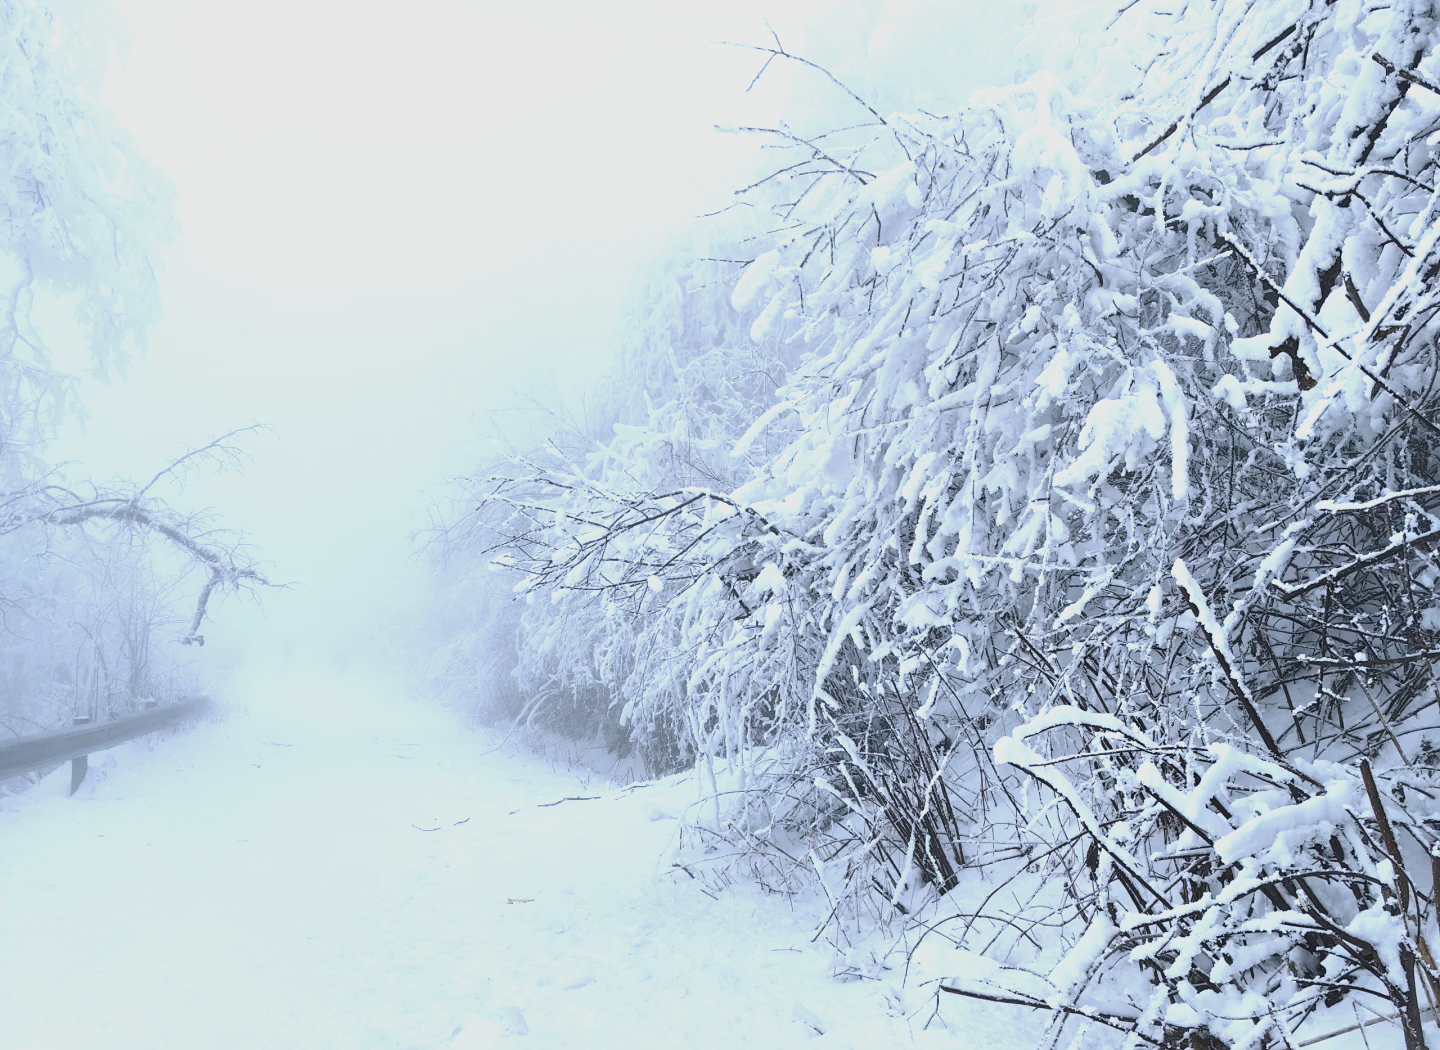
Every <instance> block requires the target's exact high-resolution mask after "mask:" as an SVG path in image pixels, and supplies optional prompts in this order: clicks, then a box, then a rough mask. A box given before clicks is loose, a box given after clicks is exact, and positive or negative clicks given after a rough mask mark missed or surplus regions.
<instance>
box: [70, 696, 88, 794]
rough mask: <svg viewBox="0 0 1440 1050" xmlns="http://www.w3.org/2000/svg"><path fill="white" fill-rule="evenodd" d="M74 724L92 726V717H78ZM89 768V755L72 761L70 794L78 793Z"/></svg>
mask: <svg viewBox="0 0 1440 1050" xmlns="http://www.w3.org/2000/svg"><path fill="white" fill-rule="evenodd" d="M72 724H73V725H77V726H87V725H89V724H90V716H89V715H76V716H75V720H74V722H73V723H72ZM89 768H90V756H89V755H81V756H80V757H79V758H72V759H71V760H70V794H72V795H73V794H75V792H76V791H78V790H80V783H81V781H83V780H84V779H85V773H86V771H87V770H88V769H89Z"/></svg>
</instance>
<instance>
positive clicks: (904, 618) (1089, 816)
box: [475, 0, 1440, 1050]
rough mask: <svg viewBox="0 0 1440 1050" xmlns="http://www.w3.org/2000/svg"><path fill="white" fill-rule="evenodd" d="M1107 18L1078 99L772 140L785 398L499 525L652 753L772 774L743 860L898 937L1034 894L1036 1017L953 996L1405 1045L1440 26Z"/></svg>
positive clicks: (608, 446) (1414, 1028) (978, 100)
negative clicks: (839, 889) (1016, 874)
mask: <svg viewBox="0 0 1440 1050" xmlns="http://www.w3.org/2000/svg"><path fill="white" fill-rule="evenodd" d="M1042 7H1043V5H1042ZM1083 11H1084V12H1085V17H1086V18H1087V19H1088V20H1089V24H1088V25H1087V27H1086V30H1087V33H1088V34H1089V36H1088V39H1090V40H1092V41H1095V46H1094V47H1093V48H1092V49H1090V50H1088V51H1087V52H1086V55H1085V56H1084V57H1082V58H1076V59H1075V60H1074V62H1073V63H1072V64H1071V66H1070V68H1069V69H1067V70H1066V71H1064V73H1063V75H1061V74H1060V73H1057V72H1055V71H1051V72H1043V73H1040V74H1039V75H1037V76H1035V77H1033V78H1032V79H1030V80H1029V81H1027V82H1026V83H1024V84H1020V85H1017V86H1013V87H1005V88H997V89H993V90H990V91H986V92H981V93H977V95H976V96H974V97H973V98H972V101H971V104H970V105H969V106H968V107H966V108H965V109H963V110H960V111H957V112H955V113H952V114H949V115H946V116H930V115H926V114H915V115H896V116H890V117H885V118H883V119H882V118H881V117H880V115H879V114H872V118H871V119H867V120H866V121H865V123H863V124H862V125H861V126H858V127H851V128H848V129H846V130H843V131H840V132H836V133H834V134H830V135H826V136H819V137H815V136H802V135H800V134H798V133H797V132H795V131H794V130H793V129H789V128H781V129H778V130H777V132H776V134H775V140H776V141H777V142H778V143H785V144H788V145H789V146H791V147H793V148H794V150H795V155H794V157H793V158H792V159H791V162H790V163H787V164H786V165H785V166H784V167H783V168H782V169H780V170H778V171H777V175H776V177H775V178H773V179H771V180H767V181H766V182H764V183H763V184H760V185H759V186H758V187H756V188H755V189H753V190H751V191H750V192H749V194H748V198H749V200H750V201H751V203H753V204H756V205H763V206H765V207H767V208H769V209H770V213H771V214H772V215H773V216H774V222H773V226H772V229H771V231H770V233H769V234H768V235H767V236H765V237H763V238H760V239H758V240H756V241H753V242H747V243H748V244H753V245H754V247H753V248H752V249H750V250H748V251H747V252H746V253H745V254H744V256H743V257H744V258H747V259H749V260H750V261H749V263H748V265H747V267H746V268H745V270H744V272H743V274H740V275H739V276H738V278H737V279H736V280H735V282H734V284H733V288H732V291H731V302H732V305H733V307H734V308H735V309H736V310H737V311H739V312H740V313H741V314H743V317H744V323H743V325H741V327H743V329H744V331H745V333H746V336H747V337H748V340H749V341H750V342H751V343H752V344H755V345H758V346H761V347H768V346H770V345H778V346H782V347H785V348H787V349H786V352H788V353H789V354H792V355H794V354H797V353H799V354H803V356H801V357H800V358H799V359H798V360H796V361H795V364H794V365H793V367H787V369H786V375H785V381H784V382H783V383H782V384H780V389H779V391H778V394H777V396H776V397H775V399H773V400H772V401H770V402H768V403H762V402H761V401H759V400H754V399H749V400H747V399H746V398H739V399H734V398H730V399H729V400H728V401H727V400H726V399H727V398H729V395H728V394H726V393H725V392H724V391H720V392H719V393H718V394H717V396H716V404H725V405H726V406H727V408H726V411H727V413H728V412H731V411H737V410H745V409H747V408H748V410H749V414H748V415H747V416H746V418H745V419H744V421H743V424H742V423H741V422H733V421H732V422H729V425H728V426H727V427H726V428H724V429H723V431H720V432H717V433H716V437H718V436H720V434H721V433H723V434H724V435H725V436H727V437H728V436H729V435H730V434H732V433H736V434H738V440H737V441H736V442H735V447H734V448H733V449H731V450H730V451H729V459H728V460H720V459H715V460H713V461H712V462H713V463H714V464H715V465H716V467H717V469H716V470H715V471H714V472H713V474H712V475H706V476H703V477H702V476H697V475H691V476H679V477H672V476H670V475H667V474H665V473H664V472H663V471H658V472H657V469H656V464H657V463H658V462H659V458H658V457H657V455H656V452H657V450H658V449H660V448H662V447H668V446H666V444H665V443H666V440H667V439H666V435H667V434H670V433H672V432H673V431H674V423H673V420H672V419H670V418H669V417H667V416H666V415H665V414H664V412H663V411H658V412H657V414H655V415H652V416H651V417H649V418H648V419H647V420H644V421H641V422H640V424H639V429H638V431H636V430H626V429H624V428H621V429H620V430H619V431H618V432H617V436H616V437H615V438H613V439H610V440H609V441H607V442H606V443H605V445H604V450H603V451H601V452H597V453H595V455H594V456H593V457H592V459H590V460H589V461H580V460H578V459H575V458H573V457H572V458H570V459H568V460H562V459H556V460H555V461H553V462H551V461H541V460H538V459H532V460H530V461H529V463H528V464H527V466H526V469H525V470H524V471H521V472H516V473H513V474H511V475H510V476H507V477H505V478H504V479H502V480H500V481H498V482H496V483H495V485H494V486H492V487H491V488H488V489H485V490H482V491H477V492H476V493H475V495H476V496H477V497H479V498H482V499H483V500H485V501H488V502H489V503H490V504H491V505H492V506H493V505H503V506H504V507H506V508H508V510H509V512H510V514H511V516H510V517H508V518H507V519H506V520H507V522H508V523H509V524H508V525H507V527H506V528H505V529H502V530H501V533H500V535H499V538H498V540H497V541H496V542H497V543H498V545H499V546H501V547H503V548H505V552H504V555H503V560H504V561H505V563H506V564H508V565H509V566H510V567H512V568H514V569H518V570H519V571H520V572H522V573H523V574H524V577H525V580H526V583H525V585H524V586H525V588H526V590H527V591H528V593H529V595H530V600H531V602H532V604H531V606H530V608H536V607H540V606H541V605H542V603H544V602H553V605H550V606H548V607H549V608H560V609H565V610H573V609H576V608H577V607H578V608H583V609H586V610H589V611H588V612H587V613H586V615H588V616H590V619H589V620H588V621H587V625H588V626H587V628H586V630H587V632H588V633H586V634H585V636H584V637H585V639H586V641H585V646H586V647H587V649H588V651H589V652H592V653H595V654H603V659H598V663H597V666H599V667H600V668H601V674H600V680H601V681H603V682H605V683H606V684H607V686H608V687H609V688H610V690H611V697H612V698H613V701H614V702H620V703H623V704H624V705H625V706H624V717H625V721H626V723H627V724H629V725H632V726H641V727H643V726H654V725H663V726H665V727H668V728H670V729H672V730H678V731H679V738H680V739H681V740H683V753H684V754H686V755H694V756H695V758H696V759H697V760H698V761H700V762H701V763H702V764H703V763H712V764H713V763H716V762H724V763H725V764H726V768H727V769H734V768H737V767H738V768H741V769H743V768H745V767H746V763H747V761H750V759H749V758H747V756H752V755H753V756H755V758H754V761H755V762H756V763H759V762H761V761H763V768H764V771H765V775H764V776H763V777H758V776H757V777H755V778H753V779H751V780H749V781H746V780H745V778H744V777H743V776H742V777H739V778H738V779H737V780H736V783H737V784H738V787H737V790H740V791H742V792H751V793H755V794H758V795H759V796H761V798H762V800H763V802H764V805H763V806H762V807H758V808H759V809H763V811H764V812H766V813H767V814H768V817H769V819H768V822H765V821H762V822H761V823H760V824H759V825H756V824H754V823H753V822H742V821H738V820H737V821H732V822H731V824H730V827H729V832H730V833H731V834H733V835H736V836H740V837H745V838H747V839H748V840H749V841H752V842H758V841H760V840H762V839H765V838H766V837H767V836H768V837H769V839H770V840H771V841H773V842H774V843H776V845H777V846H779V847H781V848H783V849H784V850H785V851H787V854H789V855H795V856H801V857H803V856H806V855H807V854H806V853H805V852H804V851H802V852H800V853H798V854H796V853H795V852H794V850H793V849H792V848H791V847H792V846H793V845H794V842H793V841H791V840H792V839H794V838H796V837H798V838H800V839H803V840H804V842H805V844H807V845H808V846H814V847H816V848H817V849H819V850H820V852H819V853H810V854H808V855H809V857H810V859H811V861H812V862H813V864H814V866H815V867H816V868H817V870H818V869H820V868H821V867H822V866H823V867H824V868H825V869H826V870H828V871H831V872H834V871H837V870H839V871H843V872H845V873H846V874H847V877H848V880H849V885H850V886H851V887H852V888H854V889H856V890H857V891H859V890H866V891H868V890H870V889H876V890H878V891H879V893H880V894H881V895H882V896H884V897H885V898H887V899H888V900H889V901H891V902H893V903H895V904H897V905H899V904H903V903H905V902H907V901H910V902H911V903H913V900H912V899H911V898H910V897H909V896H907V895H906V894H907V892H908V891H911V890H913V889H914V888H915V887H916V886H917V885H918V884H929V885H931V886H933V887H935V888H936V889H938V890H939V891H941V892H945V891H949V890H950V889H951V888H952V887H954V886H955V885H957V883H958V882H959V881H962V880H963V872H962V871H961V868H962V866H963V865H964V864H965V863H967V861H970V860H974V859H977V857H978V858H979V859H984V858H986V857H991V858H993V857H1000V856H1005V857H1013V856H1015V855H1016V853H1017V851H1018V852H1019V853H1021V854H1028V855H1029V856H1031V857H1032V858H1034V865H1036V866H1039V867H1040V868H1041V869H1043V870H1045V871H1049V872H1053V874H1054V875H1055V876H1056V879H1055V880H1054V882H1053V885H1055V886H1063V887H1065V890H1064V895H1065V897H1066V900H1065V902H1064V903H1063V904H1057V905H1056V908H1057V909H1058V910H1057V913H1056V916H1057V917H1056V919H1055V921H1056V923H1057V928H1058V929H1059V930H1060V931H1061V936H1062V937H1065V938H1070V941H1071V942H1072V943H1073V949H1072V950H1071V951H1070V953H1069V954H1068V955H1067V956H1066V957H1065V959H1064V960H1062V961H1061V963H1060V965H1059V966H1057V967H1056V968H1055V969H1054V970H1053V972H1051V973H1050V974H1049V976H1048V977H1047V978H1045V980H1044V981H1043V982H1042V983H1044V984H1045V987H1046V988H1048V989H1049V990H1048V991H1047V992H1046V993H1045V994H1043V995H1041V994H1038V993H1035V992H1034V990H1033V987H1032V988H1031V989H1030V990H1028V991H1025V990H1017V989H1013V988H1012V989H1003V988H1002V989H999V990H996V989H994V988H992V989H990V990H988V991H985V990H978V989H974V988H970V989H965V988H960V987H958V986H957V988H956V990H957V991H961V992H966V991H968V992H970V993H972V994H987V995H1000V996H1002V997H1006V996H1008V997H1009V1001H1027V1002H1031V1003H1032V1004H1033V1005H1035V1006H1037V1008H1044V1009H1051V1010H1054V1011H1055V1012H1056V1019H1057V1027H1056V1030H1055V1032H1056V1037H1057V1038H1058V1033H1059V1027H1060V1026H1062V1025H1064V1024H1065V1023H1067V1022H1068V1020H1069V1019H1071V1018H1075V1017H1090V1018H1091V1019H1092V1020H1098V1021H1100V1022H1101V1023H1104V1024H1110V1025H1111V1026H1112V1027H1118V1028H1120V1029H1122V1030H1124V1031H1126V1032H1127V1033H1130V1036H1131V1039H1132V1042H1133V1040H1139V1041H1142V1042H1153V1043H1178V1042H1183V1041H1186V1040H1188V1041H1189V1042H1190V1045H1192V1046H1203V1045H1210V1044H1211V1041H1213V1040H1219V1041H1221V1042H1222V1043H1223V1044H1224V1045H1229V1046H1233V1047H1236V1048H1241V1047H1248V1046H1252V1045H1253V1046H1261V1045H1276V1044H1282V1043H1287V1042H1289V1041H1290V1039H1291V1035H1292V1034H1293V1033H1294V1031H1295V1030H1296V1029H1297V1028H1299V1027H1301V1026H1305V1025H1309V1026H1311V1028H1312V1030H1313V1028H1314V1026H1317V1025H1322V1024H1325V1023H1328V1022H1326V1021H1324V1020H1323V1017H1324V1014H1325V1012H1326V1011H1328V1010H1329V1009H1330V1008H1332V1007H1334V1006H1335V1005H1336V1004H1337V1003H1339V1002H1340V1001H1342V1000H1344V999H1346V998H1347V997H1350V996H1352V995H1354V994H1366V995H1378V996H1380V997H1381V998H1383V999H1385V1000H1388V1002H1389V1003H1390V1004H1391V1005H1392V1006H1393V1008H1394V1012H1395V1013H1396V1014H1397V1015H1398V1016H1400V1017H1401V1018H1402V1019H1405V1020H1404V1023H1403V1024H1402V1027H1403V1029H1404V1031H1405V1038H1406V1042H1407V1047H1408V1050H1419V1047H1420V1046H1421V1045H1422V1043H1421V1042H1420V1039H1421V1036H1420V1033H1419V1029H1418V1023H1419V1020H1418V1019H1419V1013H1418V1011H1419V1009H1420V1008H1421V1006H1422V1005H1423V1004H1424V1003H1425V1002H1431V1003H1432V1005H1433V1003H1434V1001H1436V1000H1440V984H1437V978H1440V971H1437V969H1436V967H1435V957H1434V952H1433V951H1432V948H1431V944H1432V942H1433V938H1434V937H1435V935H1436V929H1435V917H1434V914H1433V908H1432V905H1433V895H1434V893H1435V892H1436V891H1437V887H1436V886H1435V885H1433V883H1432V882H1431V881H1430V879H1429V877H1428V874H1427V873H1428V872H1429V870H1430V868H1429V862H1428V861H1427V859H1426V857H1427V852H1428V851H1429V849H1430V848H1431V846H1432V844H1433V843H1434V842H1435V841H1436V838H1437V833H1440V825H1436V824H1435V823H1434V821H1435V819H1436V818H1437V814H1435V813H1434V812H1433V806H1432V799H1434V798H1435V797H1436V793H1437V791H1440V782H1437V781H1436V777H1435V766H1436V758H1435V754H1436V749H1437V746H1440V745H1437V740H1440V717H1437V710H1440V691H1437V684H1436V679H1435V671H1434V661H1435V659H1436V658H1437V657H1440V611H1437V610H1440V597H1437V592H1436V588H1437V586H1440V565H1437V564H1436V563H1435V559H1434V555H1433V553H1432V549H1433V547H1434V544H1435V541H1436V540H1437V538H1440V509H1437V508H1440V478H1437V476H1436V468H1437V459H1436V441H1437V438H1440V422H1437V419H1440V413H1437V400H1440V396H1437V389H1436V380H1437V374H1440V372H1437V360H1436V347H1435V335H1436V323H1437V322H1436V318H1437V314H1440V310H1437V305H1440V302H1437V288H1440V285H1437V280H1436V279H1437V277H1440V212H1437V200H1440V198H1437V188H1436V186H1437V184H1436V178H1437V174H1440V171H1437V168H1440V166H1437V156H1436V150H1437V147H1440V68H1437V60H1436V58H1435V55H1434V46H1435V40H1436V35H1437V13H1436V12H1435V11H1434V10H1432V8H1431V7H1430V6H1429V5H1428V4H1420V3H1408V2H1407V3H1398V4H1393V5H1390V6H1384V7H1375V6H1366V5H1361V4H1359V3H1348V2H1342V0H1336V2H1331V3H1324V2H1320V0H1315V2H1308V0H1282V2H1276V3H1269V4H1263V5H1256V4H1246V3H1240V2H1236V0H1211V2H1192V3H1185V4H1180V5H1170V4H1158V3H1153V2H1144V0H1142V2H1140V3H1134V4H1126V5H1124V6H1123V8H1122V7H1118V6H1117V7H1107V5H1104V4H1096V5H1091V6H1088V7H1083ZM1043 24H1044V23H1043V19H1042V25H1043ZM781 57H782V58H784V57H788V56H781ZM731 338H733V336H732V337H731ZM709 345H711V346H713V345H714V344H709ZM735 345H736V346H739V345H741V343H740V342H738V341H737V343H736V344H735ZM736 353H739V351H736ZM778 356H779V354H778V352H777V357H778ZM652 359H653V358H652ZM725 359H726V360H731V359H732V358H731V357H730V356H728V355H727V356H726V358H725ZM792 359H793V358H792ZM731 405H733V406H734V407H730V406H731ZM741 432H743V433H741ZM717 452H718V446H717ZM722 462H723V463H726V464H728V468H729V469H728V471H727V470H720V469H718V466H719V464H721V463H722ZM627 482H628V483H627ZM527 613H528V610H527ZM571 615H575V614H574V613H572V612H568V611H567V612H564V613H561V614H560V615H559V616H558V617H555V618H553V619H551V620H550V622H552V623H555V624H563V623H564V622H565V619H564V617H566V616H571ZM562 629H563V628H562ZM607 660H608V661H609V663H608V664H607V663H606V661H607ZM606 667H609V668H611V669H612V670H611V671H610V672H607V671H606V670H605V668H606ZM777 756H779V758H778V760H777ZM755 768H756V769H759V768H760V766H759V765H758V764H757V765H756V766H755ZM734 811H735V809H734V807H731V812H734ZM787 836H788V837H787ZM821 843H825V844H824V845H823V846H821ZM822 854H823V856H822ZM887 867H888V868H889V874H888V875H887V874H885V872H886V869H887ZM1032 874H1033V872H1032ZM823 877H824V876H822V878H823ZM1136 977H1138V978H1143V979H1142V980H1140V981H1139V982H1138V983H1137V981H1136V980H1134V979H1132V978H1136ZM1137 989H1140V990H1139V991H1137ZM1424 997H1431V998H1429V999H1427V998H1424ZM1317 1011H1319V1013H1317Z"/></svg>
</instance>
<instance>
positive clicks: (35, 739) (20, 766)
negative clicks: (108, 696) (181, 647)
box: [0, 696, 210, 795]
mask: <svg viewBox="0 0 1440 1050" xmlns="http://www.w3.org/2000/svg"><path fill="white" fill-rule="evenodd" d="M209 706H210V700H209V698H208V697H203V696H197V697H192V698H191V699H189V700H182V701H181V702H180V703H178V704H163V705H158V706H156V707H151V708H147V709H146V710H144V711H137V712H136V713H135V714H133V715H126V716H125V717H123V718H117V719H115V720H114V721H111V722H93V723H87V724H79V725H75V726H73V727H72V728H70V729H55V730H52V731H50V732H48V733H34V734H31V735H30V736H22V737H20V738H18V739H16V740H7V741H4V742H0V780H4V779H6V778H8V777H18V776H19V775H20V774H22V773H31V772H34V771H35V770H37V769H43V768H44V767H46V766H53V765H58V764H59V763H61V762H66V761H68V762H70V794H72V795H73V794H75V789H76V788H78V787H79V786H80V782H81V781H82V780H84V779H85V770H86V767H87V765H88V763H87V762H86V756H87V755H91V754H93V753H94V752H96V751H104V750H105V749H106V748H111V747H114V746H115V745H117V744H123V743H125V741H127V740H134V739H135V738H136V737H137V736H144V735H145V734H146V733H153V732H155V731H156V730H158V729H165V728H167V727H168V726H173V725H175V724H176V723H177V722H181V721H184V720H185V719H186V718H190V717H192V716H194V715H198V714H201V713H202V712H204V711H205V709H206V708H208V707H209ZM76 721H77V722H78V721H79V720H78V719H77V720H76Z"/></svg>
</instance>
